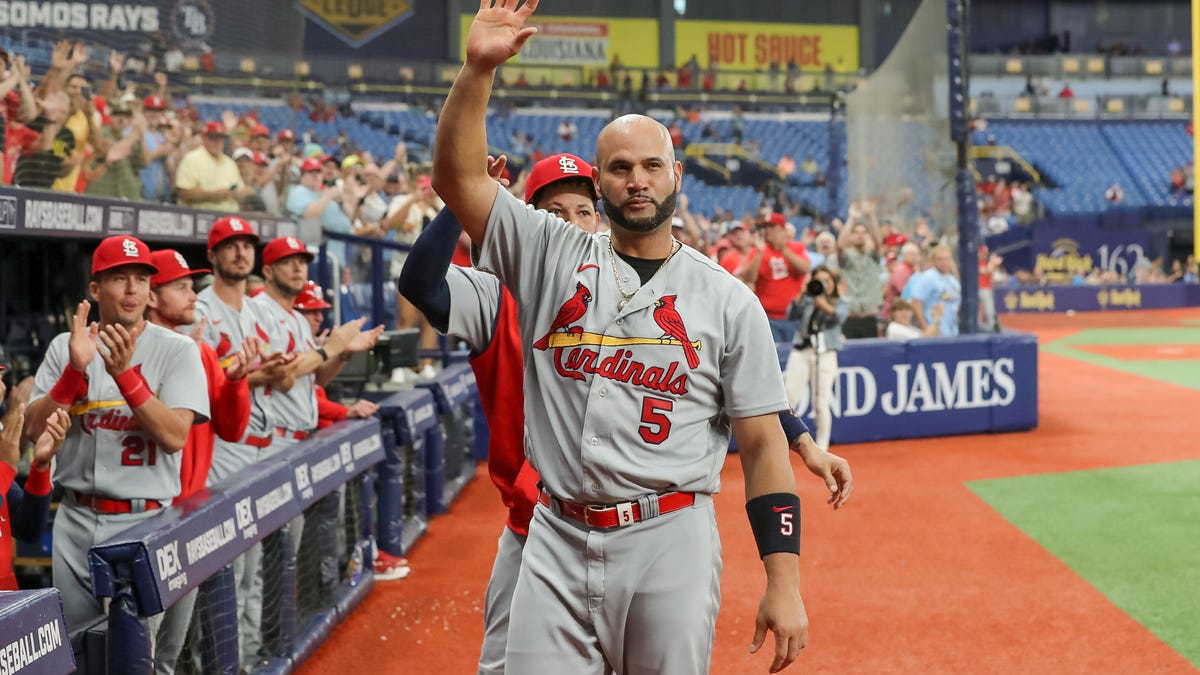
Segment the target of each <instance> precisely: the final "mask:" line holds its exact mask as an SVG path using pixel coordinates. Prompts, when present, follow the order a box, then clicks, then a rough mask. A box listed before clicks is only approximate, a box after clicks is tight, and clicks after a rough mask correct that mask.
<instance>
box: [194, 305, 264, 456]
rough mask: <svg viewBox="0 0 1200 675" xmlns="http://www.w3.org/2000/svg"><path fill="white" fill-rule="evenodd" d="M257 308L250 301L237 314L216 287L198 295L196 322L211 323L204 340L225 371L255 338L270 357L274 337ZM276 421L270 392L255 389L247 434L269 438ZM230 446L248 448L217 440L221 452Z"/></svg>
mask: <svg viewBox="0 0 1200 675" xmlns="http://www.w3.org/2000/svg"><path fill="white" fill-rule="evenodd" d="M256 307H257V306H256V305H255V304H254V303H252V302H250V298H246V299H245V300H243V301H242V309H241V311H238V310H235V309H234V308H232V307H230V306H229V305H227V304H225V302H224V301H223V300H221V298H219V297H218V296H217V293H216V291H215V290H213V287H212V286H209V287H208V288H206V289H204V290H203V291H200V292H199V293H198V294H197V295H196V320H197V321H199V320H200V319H201V318H207V319H208V321H206V322H205V323H204V328H202V329H201V332H200V339H201V340H204V342H206V343H208V345H209V346H210V347H212V348H213V350H214V351H216V352H217V358H218V359H220V363H221V367H222V368H224V367H226V366H228V365H229V363H230V362H231V361H232V360H233V357H234V355H235V354H237V353H238V352H239V351H241V349H242V343H243V342H245V340H246V338H247V337H249V336H251V335H254V336H257V337H259V338H260V339H261V340H262V343H263V350H264V351H263V353H264V354H266V353H268V352H267V350H266V346H267V345H266V343H267V342H268V341H269V340H270V336H269V335H268V333H267V332H266V328H265V327H264V324H265V322H264V321H263V320H262V319H261V318H260V315H259V312H258V310H257V309H256ZM180 331H181V332H187V329H186V328H181V329H180ZM272 417H273V416H272V412H271V399H270V395H269V394H268V392H267V391H266V389H264V388H263V387H254V388H251V389H250V423H249V424H247V425H246V434H247V435H250V436H266V435H268V433H267V432H269V431H274V429H275V422H274V419H272ZM230 445H236V446H238V447H245V446H243V445H241V444H240V443H236V444H231V443H229V442H228V441H223V440H221V439H220V438H219V437H218V438H217V439H216V447H217V449H218V450H217V451H222V450H223V449H228V447H229V446H230Z"/></svg>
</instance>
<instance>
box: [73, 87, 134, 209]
mask: <svg viewBox="0 0 1200 675" xmlns="http://www.w3.org/2000/svg"><path fill="white" fill-rule="evenodd" d="M110 115H111V116H112V123H111V124H106V125H104V126H102V127H100V129H99V136H100V138H101V139H103V141H104V143H105V144H106V145H107V146H108V152H107V153H105V154H104V155H101V156H99V157H93V158H92V159H91V160H89V163H90V167H89V170H88V172H87V189H86V190H85V191H86V192H87V194H90V195H97V196H100V197H112V198H114V199H127V200H130V201H138V200H140V199H141V198H142V176H141V173H140V172H141V169H142V166H143V163H144V160H145V154H144V152H143V150H142V139H143V137H144V136H145V127H146V120H145V118H143V117H142V116H141V114H140V113H138V112H137V111H135V110H133V109H132V108H130V107H129V104H127V103H124V102H122V101H117V102H116V103H114V104H113V105H112V107H111V109H110Z"/></svg>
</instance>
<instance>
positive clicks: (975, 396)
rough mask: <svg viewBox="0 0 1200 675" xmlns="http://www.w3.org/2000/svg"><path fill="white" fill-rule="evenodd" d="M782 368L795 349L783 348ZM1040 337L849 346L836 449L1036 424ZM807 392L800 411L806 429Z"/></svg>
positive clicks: (838, 395)
mask: <svg viewBox="0 0 1200 675" xmlns="http://www.w3.org/2000/svg"><path fill="white" fill-rule="evenodd" d="M778 348H779V357H780V364H781V365H784V364H786V359H787V358H788V355H789V353H790V352H791V350H792V347H791V345H788V344H784V345H778ZM1037 363H1038V361H1037V338H1036V337H1035V336H1033V335H1027V334H1024V333H1016V332H1004V333H997V334H977V335H966V336H960V337H956V338H924V339H919V340H911V341H907V342H897V341H891V340H882V339H874V340H849V341H847V342H846V346H845V348H843V349H842V351H841V352H840V353H839V354H838V377H837V381H836V382H835V383H834V388H833V390H834V396H833V432H832V437H831V440H830V442H831V444H834V445H838V444H843V443H865V442H870V441H883V440H892V439H899V438H922V437H927V436H947V435H952V434H974V433H989V432H1001V431H1023V430H1027V429H1033V428H1034V427H1036V426H1037V424H1038V380H1037ZM810 398H811V397H810V396H809V393H808V392H807V391H806V392H803V393H802V395H801V397H800V402H799V405H798V406H797V409H798V410H799V411H800V413H801V415H802V416H803V417H804V418H805V422H807V423H808V425H809V427H812V426H813V417H812V410H811V404H810Z"/></svg>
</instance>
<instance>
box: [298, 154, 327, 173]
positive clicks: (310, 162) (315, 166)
mask: <svg viewBox="0 0 1200 675" xmlns="http://www.w3.org/2000/svg"><path fill="white" fill-rule="evenodd" d="M322 163H323V162H321V158H320V157H309V158H308V159H306V160H304V161H303V162H301V164H300V173H308V172H309V171H320V170H321V164H322Z"/></svg>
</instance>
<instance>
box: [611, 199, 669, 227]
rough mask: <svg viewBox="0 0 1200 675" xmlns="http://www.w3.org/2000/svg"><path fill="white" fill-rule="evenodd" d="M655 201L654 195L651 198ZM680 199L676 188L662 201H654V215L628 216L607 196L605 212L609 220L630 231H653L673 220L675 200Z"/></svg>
mask: <svg viewBox="0 0 1200 675" xmlns="http://www.w3.org/2000/svg"><path fill="white" fill-rule="evenodd" d="M650 199H651V201H653V199H654V198H653V197H651V198H650ZM678 199H679V191H678V190H676V191H674V192H672V193H671V194H669V195H667V198H666V199H664V200H662V201H661V202H654V215H652V216H648V217H646V218H627V217H626V216H625V213H624V212H623V211H622V210H621V207H620V206H618V205H616V204H614V203H613V202H612V201H610V200H609V199H608V198H607V197H606V198H605V199H604V214H605V215H607V216H608V221H609V222H610V223H612V224H613V225H616V226H617V227H619V228H621V229H623V230H629V231H630V232H653V231H654V230H656V229H658V228H659V227H661V226H662V224H663V223H666V222H668V221H669V220H671V215H672V214H674V213H675V202H676V201H677V200H678Z"/></svg>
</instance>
